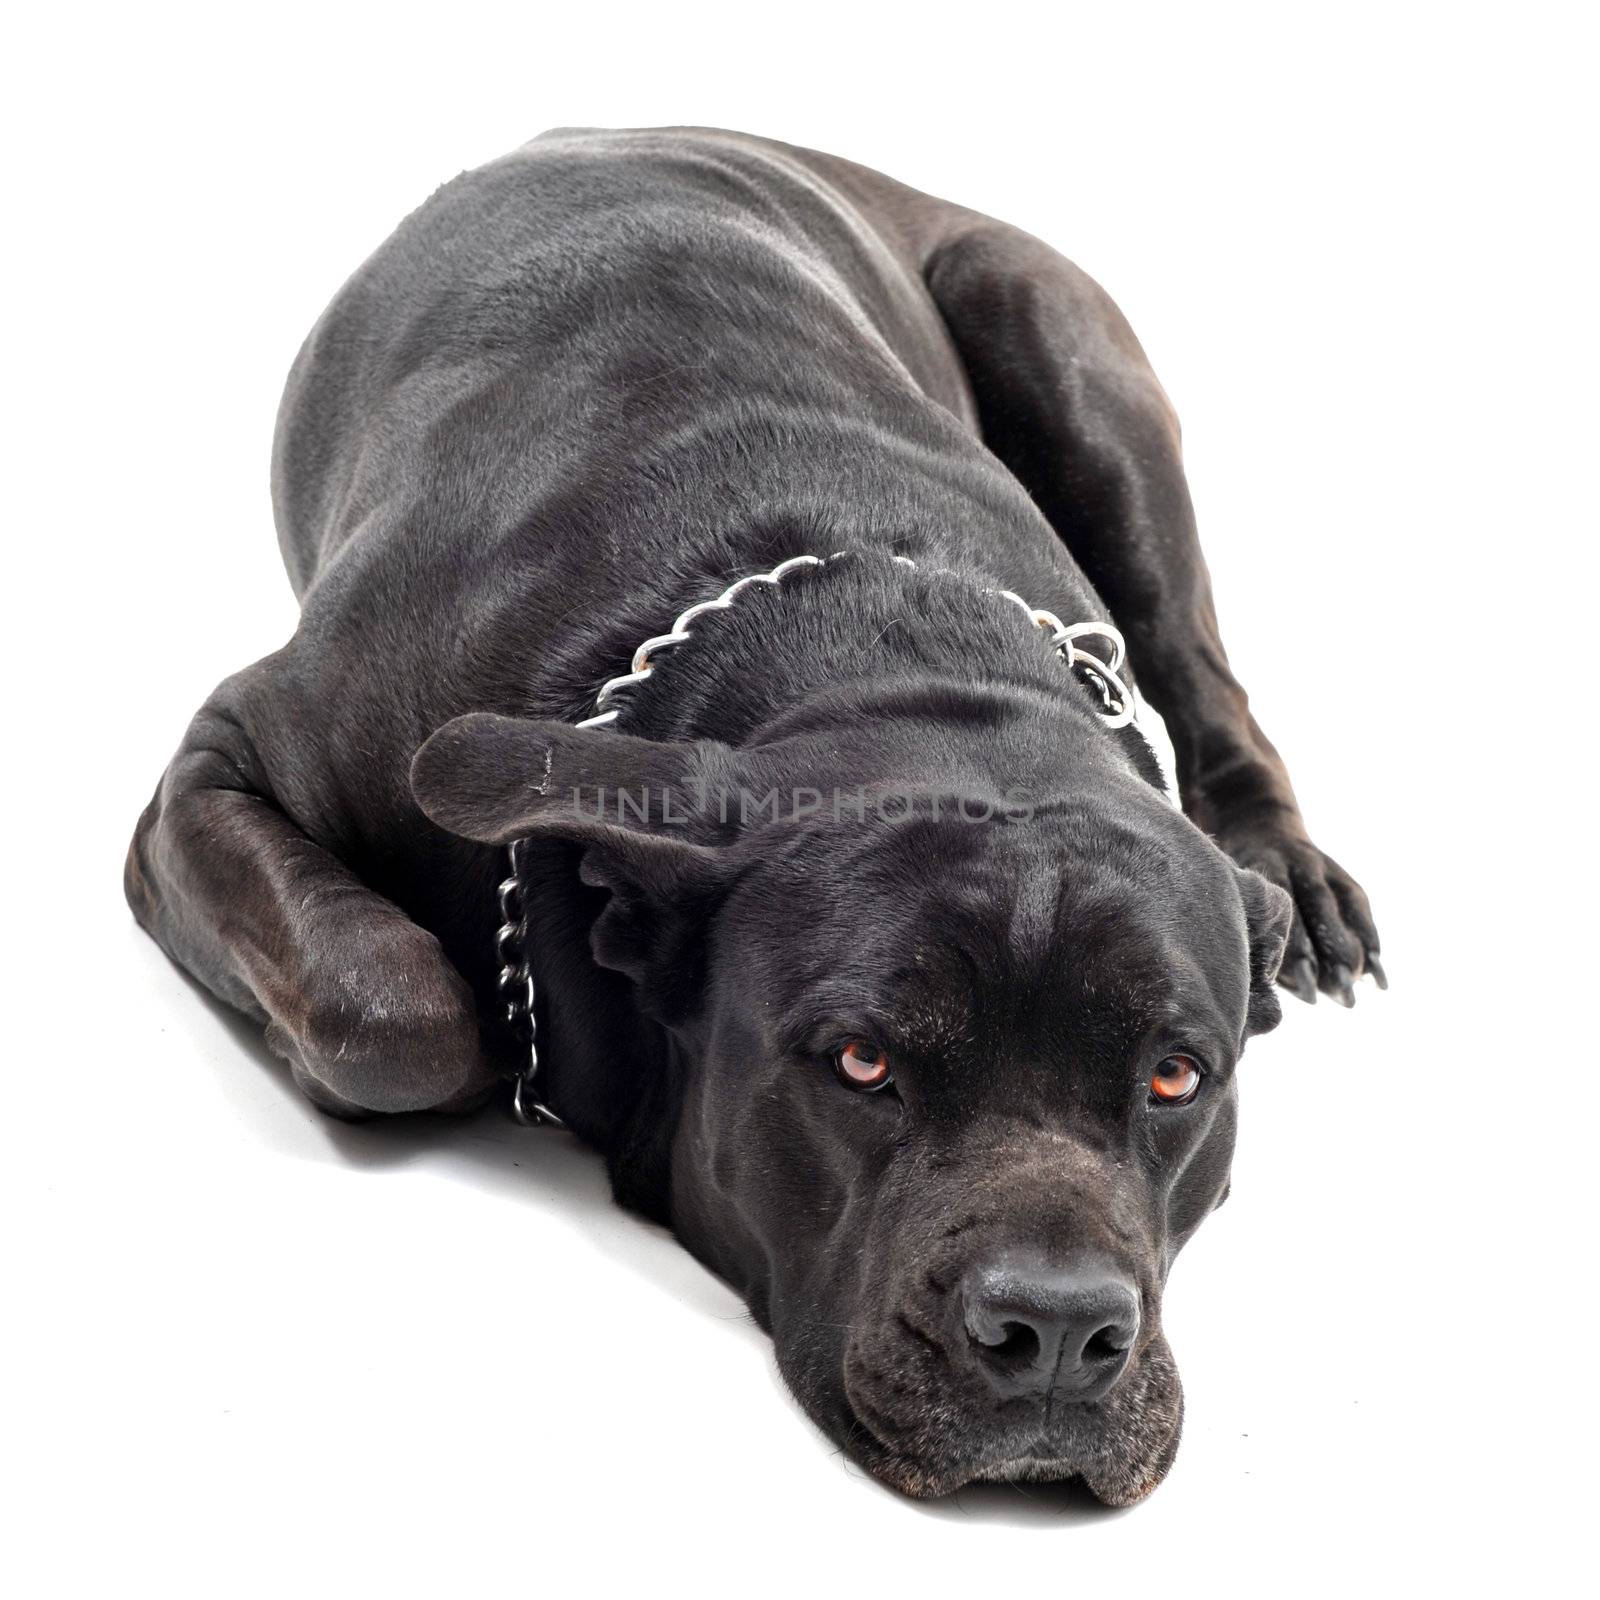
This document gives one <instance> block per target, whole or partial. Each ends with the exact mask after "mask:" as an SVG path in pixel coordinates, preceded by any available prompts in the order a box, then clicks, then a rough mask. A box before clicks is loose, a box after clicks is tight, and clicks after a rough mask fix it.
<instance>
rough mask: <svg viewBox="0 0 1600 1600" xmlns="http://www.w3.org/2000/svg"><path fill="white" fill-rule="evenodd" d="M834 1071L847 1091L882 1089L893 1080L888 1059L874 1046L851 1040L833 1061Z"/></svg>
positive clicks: (862, 1041) (859, 1040)
mask: <svg viewBox="0 0 1600 1600" xmlns="http://www.w3.org/2000/svg"><path fill="white" fill-rule="evenodd" d="M834 1070H835V1071H836V1072H837V1073H838V1074H839V1081H840V1083H842V1084H844V1086H845V1087H846V1088H847V1089H868V1090H871V1089H882V1088H884V1087H885V1086H886V1085H887V1084H889V1083H890V1082H892V1081H893V1079H894V1068H893V1067H891V1066H890V1065H889V1058H888V1056H886V1055H885V1054H884V1053H883V1051H881V1050H880V1049H879V1048H878V1047H877V1046H876V1045H875V1044H867V1043H866V1042H865V1041H864V1040H861V1039H852V1040H851V1041H850V1043H849V1044H847V1045H846V1046H845V1047H844V1049H843V1050H841V1051H840V1052H839V1054H838V1055H837V1057H835V1059H834Z"/></svg>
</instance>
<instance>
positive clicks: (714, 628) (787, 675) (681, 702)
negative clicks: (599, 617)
mask: <svg viewBox="0 0 1600 1600" xmlns="http://www.w3.org/2000/svg"><path fill="white" fill-rule="evenodd" d="M924 563H925V564H919V565H918V566H916V567H914V568H913V567H910V566H908V565H906V564H903V563H902V562H899V561H896V560H894V559H892V557H889V556H885V555H880V554H876V553H871V552H865V553H862V554H860V555H859V556H846V557H844V558H836V559H834V560H831V561H829V562H827V563H826V564H825V565H818V566H813V567H809V568H805V569H802V570H800V571H797V572H794V573H792V574H791V575H790V576H788V577H786V578H785V580H784V582H783V583H782V584H781V585H772V586H765V587H751V588H747V589H746V590H744V591H743V592H742V593H741V594H740V595H739V597H738V600H737V602H736V603H735V604H733V605H731V606H730V607H729V608H728V609H726V610H721V611H711V612H706V613H704V614H702V615H701V616H699V617H697V618H696V619H695V620H694V623H693V627H692V636H691V637H689V638H688V639H686V640H684V641H683V642H682V643H681V644H678V645H676V646H674V647H672V648H671V649H669V650H662V651H660V652H659V653H658V654H657V655H656V656H655V658H654V659H653V660H652V663H651V664H652V668H653V670H652V672H651V674H650V677H649V679H648V680H647V681H645V682H642V683H639V684H637V685H634V686H630V687H628V688H627V689H626V690H624V691H622V692H621V693H619V695H618V696H617V698H616V700H615V701H614V702H613V704H615V705H617V706H618V707H619V715H618V718H617V721H616V726H617V727H618V728H619V729H621V730H622V731H625V732H628V733H633V734H637V735H640V736H643V737H646V738H655V739H664V740H667V739H670V740H690V739H715V740H717V741H719V742H720V743H724V744H729V745H733V746H737V747H744V746H750V745H761V744H768V743H772V742H775V741H777V740H782V739H789V738H794V737H797V736H804V735H807V734H817V733H824V732H826V731H827V730H829V729H837V728H841V727H845V726H858V725H861V724H863V723H867V722H872V721H877V720H880V719H883V718H886V717H900V718H908V717H909V718H910V719H911V720H912V721H915V720H918V719H919V718H920V719H922V720H929V719H942V720H945V721H951V720H955V721H958V722H966V723H970V724H973V725H981V724H982V723H983V721H984V720H985V717H986V716H994V715H998V714H1000V708H1001V705H1002V702H1009V703H1010V706H1011V707H1012V708H1021V709H1023V710H1024V711H1025V710H1026V708H1027V706H1028V705H1029V704H1030V703H1031V704H1032V705H1034V706H1038V707H1043V706H1045V705H1048V707H1049V709H1050V712H1051V714H1052V715H1054V716H1061V717H1066V718H1068V719H1069V720H1070V721H1071V722H1072V723H1073V724H1074V726H1075V728H1076V729H1077V730H1078V732H1079V733H1081V738H1080V737H1076V736H1075V737H1074V738H1073V741H1072V742H1073V744H1074V746H1075V747H1077V748H1079V749H1080V750H1086V751H1092V752H1095V753H1097V754H1098V755H1100V756H1102V757H1103V758H1104V759H1106V760H1108V761H1110V762H1112V763H1114V764H1116V765H1119V766H1126V765H1127V764H1129V763H1130V762H1131V764H1132V765H1133V767H1134V768H1135V770H1136V771H1138V773H1139V775H1140V776H1141V777H1144V778H1146V779H1147V780H1149V781H1152V782H1155V783H1156V784H1157V785H1158V786H1160V783H1161V780H1160V775H1159V771H1158V769H1157V767H1156V764H1155V761H1154V758H1153V757H1152V756H1151V754H1150V751H1149V746H1148V745H1147V744H1146V743H1145V741H1144V739H1143V737H1142V736H1141V735H1140V734H1139V733H1138V732H1137V731H1136V730H1134V729H1123V730H1113V729H1109V728H1107V727H1105V725H1104V722H1105V718H1104V714H1103V713H1104V704H1103V702H1102V700H1101V698H1100V696H1099V695H1098V694H1097V693H1096V692H1095V690H1094V689H1093V688H1092V687H1091V686H1090V684H1089V683H1088V682H1086V681H1085V680H1084V678H1083V677H1082V676H1080V675H1079V674H1076V673H1074V672H1072V671H1070V670H1069V669H1067V667H1066V666H1065V665H1064V664H1063V663H1062V662H1061V661H1060V659H1059V658H1057V657H1056V656H1055V655H1054V654H1053V653H1052V652H1051V651H1050V649H1049V648H1048V646H1047V643H1046V641H1045V640H1044V638H1043V637H1042V636H1041V634H1040V630H1038V629H1037V628H1033V629H1030V627H1029V626H1028V619H1027V617H1026V616H1025V615H1024V614H1023V612H1022V611H1021V610H1020V609H1019V608H1018V607H1016V605H1015V604H1014V603H1013V602H1012V601H1009V600H1006V599H1004V598H1003V597H1001V596H1000V595H999V594H997V593H996V592H995V589H994V586H993V583H992V580H990V579H989V577H988V575H987V574H984V573H981V572H971V573H969V572H963V571H961V570H959V569H955V570H952V569H951V568H947V567H940V566H937V565H935V564H934V561H933V560H929V559H928V558H927V557H924ZM1058 585H1059V589H1058V591H1057V592H1054V593H1052V595H1051V599H1052V600H1054V601H1055V602H1056V603H1057V604H1058V605H1061V604H1064V605H1067V606H1069V607H1075V608H1078V609H1077V612H1076V614H1069V617H1068V618H1067V619H1066V620H1098V619H1099V618H1102V617H1103V614H1104V613H1103V609H1102V608H1101V607H1100V603H1099V601H1098V599H1097V598H1096V597H1094V596H1093V594H1092V592H1091V591H1089V590H1088V587H1087V585H1086V584H1081V585H1080V584H1079V583H1074V581H1073V575H1072V574H1071V573H1062V574H1060V576H1059V578H1058ZM1080 586H1081V590H1082V592H1081V593H1075V592H1074V590H1076V589H1078V588H1079V587H1080ZM1063 594H1064V595H1065V596H1066V598H1065V600H1063V599H1062V598H1061V596H1062V595H1063ZM665 626H666V624H665V622H663V623H662V624H660V628H665ZM660 628H658V630H657V631H660ZM625 668H626V661H625V660H624V661H623V662H622V663H619V666H618V671H619V672H620V671H623V670H625Z"/></svg>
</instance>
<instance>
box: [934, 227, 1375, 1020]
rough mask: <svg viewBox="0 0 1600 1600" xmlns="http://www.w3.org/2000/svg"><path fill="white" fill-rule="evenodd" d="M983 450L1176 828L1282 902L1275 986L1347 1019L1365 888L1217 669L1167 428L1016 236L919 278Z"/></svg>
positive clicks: (1093, 319)
mask: <svg viewBox="0 0 1600 1600" xmlns="http://www.w3.org/2000/svg"><path fill="white" fill-rule="evenodd" d="M927 281H928V286H929V289H930V291H931V292H932V294H933V296H934V299H935V300H936V301H937V303H938V305H939V308H940V310H941V311H942V312H943V314H944V317H945V320H946V322H947V324H948V325H949V328H950V331H951V333H952V335H953V337H954V339H955V342H956V346H957V348H958V349H959V350H960V352H961V357H962V361H963V363H964V364H965V366H966V368H967V372H968V375H969V376H970V378H971V380H972V387H973V393H974V396H975V398H976V400H977V403H978V411H979V415H980V418H981V421H982V425H983V431H984V438H985V441H986V442H987V443H988V445H989V447H990V448H991V449H992V450H993V451H994V452H995V453H996V454H997V455H998V456H999V457H1000V459H1001V460H1002V461H1004V462H1005V463H1006V465H1007V466H1008V467H1009V468H1010V469H1011V470H1012V472H1014V473H1015V474H1016V476H1017V477H1018V478H1019V479H1021V481H1022V482H1023V484H1024V485H1025V486H1026V487H1027V489H1028V491H1029V493H1030V494H1032V496H1033V498H1034V499H1035V501H1036V502H1037V503H1038V505H1039V506H1040V508H1041V509H1042V510H1043V511H1044V513H1045V515H1046V516H1047V517H1048V518H1049V519H1050V522H1051V524H1052V525H1053V526H1054V528H1055V530H1056V532H1057V533H1058V534H1059V535H1060V536H1061V538H1062V540H1063V542H1064V543H1065V544H1066V545H1067V547H1068V549H1069V550H1070V551H1071V552H1072V555H1073V557H1074V558H1075V559H1076V560H1077V562H1078V564H1079V566H1080V567H1082V569H1083V571H1084V573H1085V575H1086V576H1087V577H1088V579H1089V581H1090V582H1091V583H1092V584H1093V585H1094V586H1095V588H1096V589H1097V590H1098V591H1099V592H1100V594H1101V595H1102V597H1103V598H1104V599H1105V601H1106V603H1107V605H1108V606H1109V607H1110V610H1111V615H1112V617H1113V619H1114V620H1115V621H1116V623H1117V624H1118V625H1119V626H1120V627H1121V628H1122V630H1123V631H1124V633H1125V634H1126V635H1127V638H1128V646H1129V650H1130V657H1131V661H1132V664H1133V666H1134V667H1135V668H1136V669H1137V671H1138V674H1139V686H1140V688H1141V690H1142V691H1143V692H1144V693H1145V694H1147V695H1148V696H1149V698H1150V701H1151V703H1152V704H1153V705H1154V706H1155V707H1156V709H1157V710H1158V711H1160V712H1161V714H1162V716H1163V717H1164V718H1165V719H1166V722H1167V727H1168V730H1169V732H1170V733H1171V736H1172V744H1173V749H1174V752H1175V753H1176V756H1177V763H1178V781H1179V785H1180V787H1181V789H1182V793H1183V799H1184V806H1185V809H1186V810H1187V812H1188V814H1189V815H1190V816H1191V817H1192V818H1193V819H1194V821H1195V822H1197V823H1198V824H1199V825H1200V826H1201V827H1202V828H1205V829H1206V830H1207V831H1208V832H1209V833H1211V834H1212V835H1213V836H1214V837H1215V838H1216V839H1217V841H1218V842H1219V843H1220V844H1221V845H1222V847H1223V848H1224V849H1225V850H1227V851H1228V852H1229V854H1231V855H1232V856H1233V857H1234V858H1235V859H1236V860H1238V861H1239V862H1240V863H1241V864H1242V865H1244V866H1247V867H1254V868H1255V869H1256V870H1257V871H1258V872H1260V873H1262V874H1263V875H1264V876H1266V877H1267V878H1270V879H1271V880H1272V881H1274V882H1275V883H1278V884H1281V885H1282V886H1283V887H1284V888H1285V889H1287V890H1288V891H1289V892H1290V894H1291V895H1292V896H1293V897H1294V902H1295V911H1296V915H1295V922H1294V927H1293V930H1292V931H1291V934H1290V939H1289V945H1288V950H1287V953H1286V955H1285V958H1284V963H1283V969H1282V974H1281V981H1282V982H1283V983H1285V984H1286V985H1287V986H1288V987H1289V988H1291V989H1293V990H1294V991H1295V992H1296V993H1297V994H1299V995H1300V997H1301V998H1302V999H1307V1000H1314V999H1315V998H1316V994H1317V990H1318V988H1321V989H1322V990H1323V992H1324V993H1327V994H1330V995H1333V996H1334V997H1335V998H1337V999H1340V1000H1343V1001H1344V1002H1345V1003H1347V1004H1348V1003H1349V1001H1350V998H1351V982H1352V979H1353V978H1354V977H1355V975H1357V974H1359V973H1360V972H1361V971H1362V970H1363V968H1365V969H1367V970H1370V971H1371V972H1373V974H1374V975H1375V976H1376V977H1377V978H1378V979H1379V981H1380V982H1382V968H1381V967H1380V966H1379V963H1378V933H1377V929H1376V928H1375V927H1374V926H1373V921H1372V913H1371V911H1370V909H1369V908H1368V905H1367V897H1366V895H1365V894H1364V893H1363V892H1362V890H1361V887H1360V885H1359V884H1357V883H1356V881H1355V880H1354V879H1353V878H1352V877H1351V876H1350V875H1349V873H1347V872H1346V871H1345V870H1344V869H1343V868H1342V867H1341V866H1339V864H1338V863H1337V862H1336V861H1334V860H1333V859H1332V858H1331V857H1329V856H1326V855H1324V854H1323V853H1322V851H1321V850H1319V849H1318V848H1317V846H1316V845H1315V844H1313V843H1312V842H1311V839H1310V836H1309V835H1308V834H1307V832H1306V827H1305V823H1304V821H1303V820H1302V818H1301V815H1300V808H1299V805H1298V804H1297V803H1296V800H1295V795H1294V790H1293V788H1292V786H1291V785H1290V782H1289V774H1288V773H1287V771H1286V770H1285V769H1284V765H1283V762H1282V760H1281V759H1280V757H1279V755H1278V752H1277V751H1276V750H1275V749H1274V748H1273V746H1272V744H1271V742H1270V741H1269V740H1268V738H1267V736H1266V735H1265V734H1264V733H1263V732H1262V731H1261V728H1260V727H1259V726H1258V724H1257V723H1256V720H1255V718H1254V717H1253V716H1252V715H1251V714H1250V708H1249V705H1248V703H1247V700H1246V697H1245V692H1244V690H1243V688H1241V687H1240V684H1239V681H1238V679H1237V678H1235V677H1234V675H1233V672H1232V670H1231V669H1230V667H1229V665H1228V656H1227V652H1226V651H1225V650H1224V649H1223V647H1222V639H1221V637H1220V635H1219V633H1218V630H1217V618H1216V612H1215V610H1214V608H1213V606H1212V601H1211V580H1210V577H1209V575H1208V574H1207V572H1206V565H1205V560H1204V558H1203V556H1202V555H1201V552H1200V541H1199V538H1198V536H1197V534H1196V531H1195V520H1194V510H1193V507H1192V505H1191V503H1190V499H1189V489H1188V484H1187V482H1186V480H1185V478H1184V472H1183V461H1182V455H1181V451H1180V448H1179V436H1178V424H1177V419H1176V417H1175V416H1174V415H1173V412H1172V408H1171V406H1170V404H1169V403H1168V401H1167V397H1166V395H1165V394H1164V393H1163V392H1162V389H1161V385H1160V384H1159V383H1158V382H1157V381H1156V377H1155V374H1154V373H1153V372H1152V371H1151V370H1150V367H1149V364H1148V362H1147V361H1146V360H1145V356H1144V352H1143V351H1142V350H1141V349H1140V348H1139V342H1138V340H1137V339H1135V338H1134V335H1133V331H1132V330H1131V329H1130V328H1129V327H1128V324H1127V323H1126V322H1125V321H1124V320H1123V317H1122V314H1121V312H1120V311H1118V310H1117V308H1116V306H1115V305H1114V304H1113V303H1112V301H1111V299H1110V297H1109V296H1108V295H1107V294H1106V293H1105V291H1104V290H1102V289H1101V288H1100V287H1099V285H1098V284H1096V283H1094V282H1093V281H1092V280H1091V279H1090V278H1088V277H1087V276H1086V275H1085V274H1084V273H1082V272H1080V271H1079V270H1078V269H1077V268H1076V267H1074V266H1073V265H1072V263H1071V262H1069V261H1067V260H1065V259H1064V258H1063V257H1061V256H1059V255H1057V254H1056V253H1055V251H1053V250H1051V249H1050V248H1049V247H1048V246H1046V245H1044V244H1042V243H1040V241H1039V240H1037V239H1035V238H1032V237H1031V236H1029V235H1028V234H1025V233H1022V232H1020V231H1019V230H1017V229H1015V228H1009V227H1006V226H1004V225H1003V224H999V223H982V224H976V225H972V226H969V227H966V228H964V230H963V231H962V232H960V233H958V235H957V236H956V237H955V238H953V239H951V240H949V241H948V242H946V243H944V244H942V245H941V246H939V248H937V249H936V250H935V251H934V252H933V254H932V256H931V258H930V260H929V262H928V266H927Z"/></svg>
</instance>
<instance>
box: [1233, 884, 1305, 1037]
mask: <svg viewBox="0 0 1600 1600" xmlns="http://www.w3.org/2000/svg"><path fill="white" fill-rule="evenodd" d="M1234 876H1235V878H1236V879H1237V881H1238V884H1239V898H1240V899H1241V900H1243V902H1244V915H1245V922H1246V925H1247V926H1248V928H1249V930H1250V1006H1249V1010H1248V1011H1247V1012H1246V1014H1245V1026H1244V1031H1245V1037H1246V1038H1249V1037H1250V1036H1251V1035H1253V1034H1257V1033H1267V1032H1269V1031H1270V1030H1271V1029H1273V1028H1275V1027H1277V1025H1278V1024H1279V1023H1280V1022H1281V1021H1282V1020H1283V1008H1282V1007H1281V1006H1280V1005H1279V1004H1278V968H1279V967H1281V966H1282V965H1283V952H1284V949H1285V947H1286V946H1287V945H1288V942H1289V925H1290V923H1291V921H1292V920H1293V918H1294V901H1293V900H1291V899H1290V898H1289V895H1288V893H1287V891H1285V890H1283V889H1280V888H1279V887H1278V885H1277V884H1275V883H1269V882H1268V881H1267V879H1265V878H1263V877H1262V876H1261V874H1260V873H1259V872H1252V871H1251V870H1250V868H1249V867H1235V868H1234Z"/></svg>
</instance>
